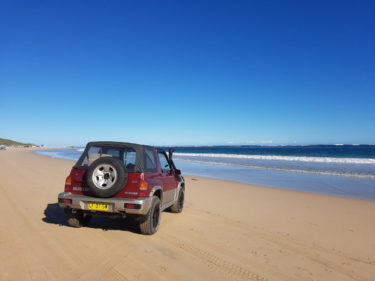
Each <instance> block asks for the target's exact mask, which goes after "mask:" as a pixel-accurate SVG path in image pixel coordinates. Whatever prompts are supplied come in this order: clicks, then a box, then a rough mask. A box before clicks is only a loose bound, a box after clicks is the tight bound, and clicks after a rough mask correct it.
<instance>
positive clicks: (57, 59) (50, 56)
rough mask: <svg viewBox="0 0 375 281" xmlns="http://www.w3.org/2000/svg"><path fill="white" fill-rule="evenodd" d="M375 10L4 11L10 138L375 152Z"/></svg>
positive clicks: (69, 5) (2, 49)
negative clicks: (320, 146)
mask: <svg viewBox="0 0 375 281" xmlns="http://www.w3.org/2000/svg"><path fill="white" fill-rule="evenodd" d="M374 12H375V5H374V2H373V1H104V0H103V1H10V0H9V1H1V2H0V38H1V44H0V137H2V138H11V139H16V140H19V141H27V142H34V143H38V144H45V145H83V144H85V143H86V142H87V141H91V140H120V141H121V140H122V141H132V142H140V143H147V144H155V145H213V144H261V143H263V144H264V143H265V144H267V143H268V144H292V143H298V144H316V143H328V144H329V143H370V144H375V130H374V120H375V109H374V105H375V36H374V34H375V18H374V16H373V15H374Z"/></svg>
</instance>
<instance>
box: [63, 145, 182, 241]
mask: <svg viewBox="0 0 375 281" xmlns="http://www.w3.org/2000/svg"><path fill="white" fill-rule="evenodd" d="M172 153H173V150H171V149H170V150H169V155H167V154H166V153H165V151H164V150H162V149H158V148H155V147H152V146H147V145H140V144H134V143H125V142H90V143H88V144H87V146H86V148H85V150H84V151H83V153H82V155H81V157H80V158H79V160H78V161H77V163H76V164H75V165H74V167H73V168H72V170H71V172H70V175H69V176H68V177H67V178H66V182H65V192H63V193H60V194H59V196H58V200H59V205H60V206H61V207H63V208H64V210H65V213H66V214H67V221H68V224H69V225H70V226H73V227H81V226H83V225H86V224H88V223H89V221H90V219H91V217H92V216H93V215H107V216H115V217H133V218H135V220H136V221H137V222H138V223H139V226H140V230H141V232H142V233H143V234H153V233H155V232H156V231H157V230H158V227H159V222H160V214H161V212H162V211H163V210H165V209H167V208H169V209H170V210H171V212H174V213H180V212H181V211H182V209H183V206H184V193H185V181H184V178H183V177H182V176H181V171H180V170H178V169H176V167H175V165H174V163H173V161H172Z"/></svg>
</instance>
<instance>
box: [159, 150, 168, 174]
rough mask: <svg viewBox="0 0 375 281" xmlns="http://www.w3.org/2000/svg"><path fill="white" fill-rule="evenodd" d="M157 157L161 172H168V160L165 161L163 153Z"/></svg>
mask: <svg viewBox="0 0 375 281" xmlns="http://www.w3.org/2000/svg"><path fill="white" fill-rule="evenodd" d="M158 155H159V159H160V167H161V170H162V171H163V172H167V173H168V172H170V171H171V167H170V166H169V163H168V160H167V157H166V156H165V154H164V153H162V152H158Z"/></svg>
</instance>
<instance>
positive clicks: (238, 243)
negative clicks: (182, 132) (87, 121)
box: [0, 149, 375, 281]
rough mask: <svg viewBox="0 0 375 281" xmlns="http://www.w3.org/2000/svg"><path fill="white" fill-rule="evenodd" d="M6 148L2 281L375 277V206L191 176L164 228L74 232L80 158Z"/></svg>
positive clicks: (96, 227)
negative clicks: (69, 198) (73, 190)
mask: <svg viewBox="0 0 375 281" xmlns="http://www.w3.org/2000/svg"><path fill="white" fill-rule="evenodd" d="M31 151H32V149H12V150H7V151H0V194H1V196H0V214H1V215H0V216H1V220H0V221H1V229H0V280H17V281H19V280H38V281H42V280H90V281H94V280H128V281H132V280H141V281H142V280H144V281H149V280H176V281H177V280H199V281H200V280H204V281H208V280H215V281H220V280H228V281H234V280H241V281H244V280H257V281H259V280H283V281H292V280H295V281H301V280H327V281H333V280H338V281H345V280H375V201H366V200H358V199H349V198H339V197H333V196H326V195H319V194H311V193H304V192H296V191H288V190H282V189H274V188H267V187H259V186H254V185H248V184H241V183H236V182H230V181H221V180H214V179H206V178H198V177H186V205H185V209H184V211H183V213H181V214H172V213H168V212H164V213H163V214H162V220H161V226H160V228H159V231H158V232H157V233H156V234H155V235H153V236H144V235H141V234H139V233H138V232H137V231H138V230H137V226H136V225H134V224H132V223H131V222H127V221H126V220H125V221H124V220H111V219H108V218H95V219H93V221H92V223H91V224H90V226H89V227H84V228H79V229H75V228H71V227H68V226H66V223H65V219H64V213H63V211H62V209H61V208H59V207H58V206H57V204H56V201H57V194H58V193H59V192H62V191H63V188H64V181H65V177H66V176H67V175H68V173H69V171H70V169H71V166H72V164H73V162H72V161H66V160H58V159H52V158H47V157H44V156H40V155H35V154H32V153H31Z"/></svg>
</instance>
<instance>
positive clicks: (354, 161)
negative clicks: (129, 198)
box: [174, 152, 375, 164]
mask: <svg viewBox="0 0 375 281" xmlns="http://www.w3.org/2000/svg"><path fill="white" fill-rule="evenodd" d="M174 155H176V156H182V157H184V156H185V157H193V158H195V157H207V158H232V159H253V160H277V161H297V162H315V163H342V164H375V159H372V158H337V157H311V156H279V155H244V154H220V153H177V152H176V153H174Z"/></svg>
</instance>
